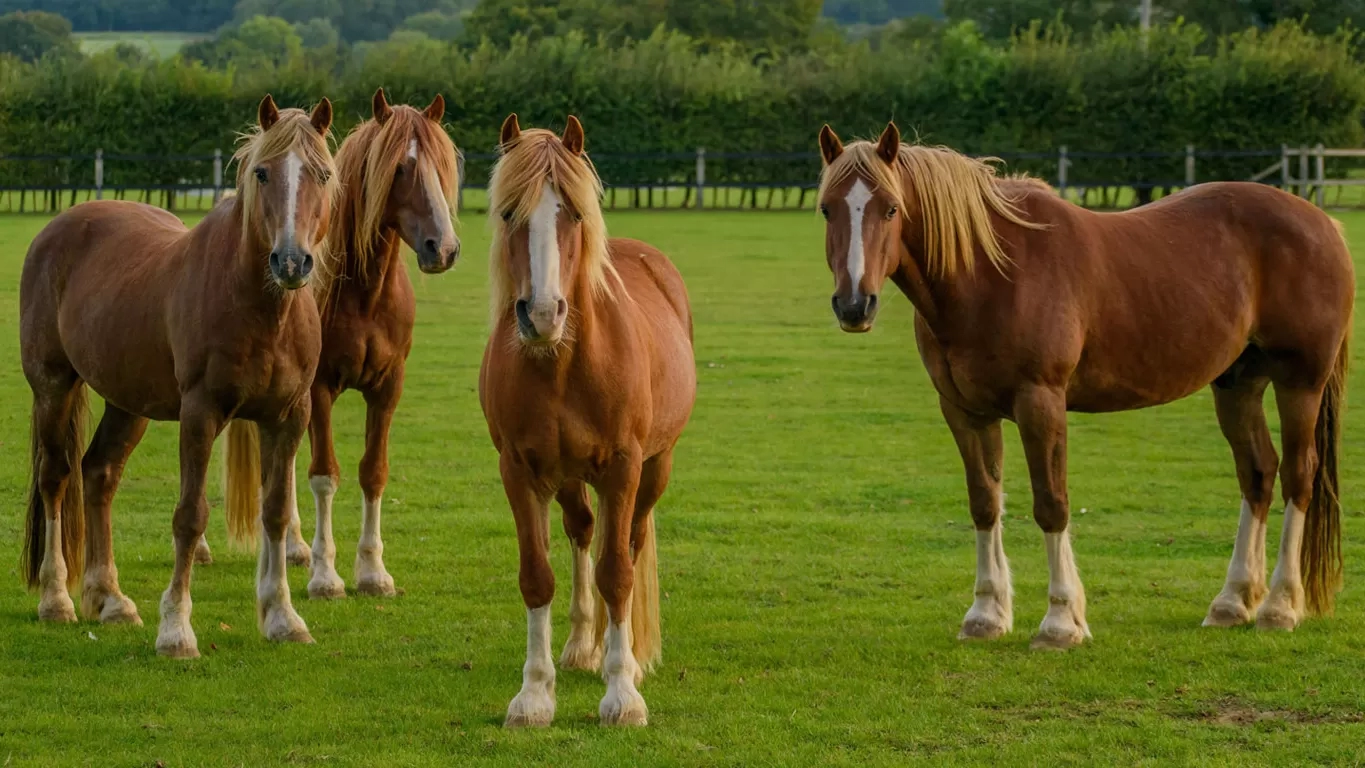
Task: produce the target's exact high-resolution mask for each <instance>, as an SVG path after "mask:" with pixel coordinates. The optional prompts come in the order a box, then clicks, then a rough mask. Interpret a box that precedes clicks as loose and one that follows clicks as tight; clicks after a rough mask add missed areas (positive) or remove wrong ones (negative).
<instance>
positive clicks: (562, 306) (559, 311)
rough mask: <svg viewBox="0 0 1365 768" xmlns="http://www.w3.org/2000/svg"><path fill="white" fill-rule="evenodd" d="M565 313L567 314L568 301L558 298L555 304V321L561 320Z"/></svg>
mask: <svg viewBox="0 0 1365 768" xmlns="http://www.w3.org/2000/svg"><path fill="white" fill-rule="evenodd" d="M567 314H569V302H568V301H566V300H564V299H560V300H559V303H558V304H556V305H555V322H559V321H560V320H563V319H564V316H565V315H567Z"/></svg>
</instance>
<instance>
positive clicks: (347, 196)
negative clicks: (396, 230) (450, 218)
mask: <svg viewBox="0 0 1365 768" xmlns="http://www.w3.org/2000/svg"><path fill="white" fill-rule="evenodd" d="M413 141H416V142H417V157H418V162H419V163H420V164H421V165H419V166H418V169H417V172H418V173H419V174H421V175H422V178H425V177H426V176H425V174H426V173H427V172H428V171H435V173H436V179H437V183H438V185H439V187H440V191H441V194H442V195H443V196H444V197H445V199H446V203H447V204H448V205H449V206H450V210H451V213H452V214H453V213H454V212H455V209H456V186H457V185H458V183H459V177H460V171H459V153H458V150H456V149H455V144H454V142H452V141H451V140H450V136H448V135H447V134H446V132H445V131H444V130H442V129H441V127H440V126H439V125H437V124H436V123H435V122H433V121H432V120H431V119H429V118H428V117H427V116H426V115H425V114H423V113H422V112H421V111H420V110H417V109H413V108H412V107H409V106H406V105H399V106H395V107H394V108H393V112H392V114H390V115H389V118H388V119H387V120H385V121H384V123H383V124H382V125H381V124H380V123H379V122H378V121H376V120H374V119H373V118H371V119H369V120H366V121H365V122H363V123H361V124H360V125H358V126H356V128H355V130H353V131H351V133H350V134H349V135H347V136H346V140H345V141H343V142H342V143H341V148H340V149H338V150H337V157H336V163H337V170H338V175H339V176H340V178H341V189H342V193H341V195H342V196H341V200H340V201H339V203H338V205H337V206H336V207H335V208H334V209H333V215H334V216H335V217H336V218H335V219H334V220H333V221H332V231H333V232H335V233H337V235H336V237H335V238H334V239H335V240H336V243H335V247H336V249H337V250H338V251H339V253H338V255H337V259H338V262H339V267H340V272H339V274H340V276H342V277H355V278H357V279H359V280H362V281H363V280H365V279H366V277H367V272H368V268H369V264H370V262H371V261H372V260H373V259H374V256H375V253H374V250H375V245H376V244H377V243H378V242H379V227H380V220H381V219H382V218H383V215H384V208H385V205H386V203H387V201H388V198H389V191H390V190H391V189H392V188H393V179H394V175H395V174H396V173H397V171H398V167H399V166H400V165H402V164H403V161H404V160H405V159H406V158H407V155H408V151H409V147H410V146H411V143H412V142H413Z"/></svg>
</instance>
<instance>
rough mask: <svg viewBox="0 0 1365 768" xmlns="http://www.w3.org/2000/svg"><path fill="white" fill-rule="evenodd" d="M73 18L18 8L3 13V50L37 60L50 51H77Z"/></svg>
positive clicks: (0, 20) (0, 44) (0, 35)
mask: <svg viewBox="0 0 1365 768" xmlns="http://www.w3.org/2000/svg"><path fill="white" fill-rule="evenodd" d="M79 50H80V47H79V46H78V45H77V44H76V40H75V38H73V37H72V36H71V22H69V21H67V20H66V19H65V18H63V17H61V16H58V15H57V14H55V13H46V12H44V11H15V12H14V13H7V14H5V15H4V16H0V53H8V54H10V55H13V56H17V57H18V58H20V59H22V60H23V61H29V62H33V61H37V60H38V59H41V58H43V57H44V56H46V55H47V54H48V53H49V52H51V51H64V52H67V53H76V52H78V51H79Z"/></svg>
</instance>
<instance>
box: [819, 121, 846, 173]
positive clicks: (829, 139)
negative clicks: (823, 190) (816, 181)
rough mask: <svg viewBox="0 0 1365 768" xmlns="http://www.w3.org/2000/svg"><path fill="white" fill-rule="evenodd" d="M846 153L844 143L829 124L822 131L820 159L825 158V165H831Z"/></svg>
mask: <svg viewBox="0 0 1365 768" xmlns="http://www.w3.org/2000/svg"><path fill="white" fill-rule="evenodd" d="M843 153H844V143H843V142H842V141H839V137H838V136H837V135H835V133H834V129H833V128H831V127H829V123H825V126H824V127H823V128H821V129H820V157H822V158H824V160H825V165H829V164H830V163H832V162H834V161H835V160H836V159H838V157H839V155H842V154H843Z"/></svg>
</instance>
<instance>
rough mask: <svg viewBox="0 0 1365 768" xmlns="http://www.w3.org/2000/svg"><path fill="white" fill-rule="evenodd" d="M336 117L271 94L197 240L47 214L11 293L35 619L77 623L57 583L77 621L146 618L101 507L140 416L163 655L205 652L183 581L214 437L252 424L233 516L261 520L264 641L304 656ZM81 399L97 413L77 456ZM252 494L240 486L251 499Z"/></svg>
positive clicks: (27, 566) (146, 212) (163, 221)
mask: <svg viewBox="0 0 1365 768" xmlns="http://www.w3.org/2000/svg"><path fill="white" fill-rule="evenodd" d="M331 122H332V106H331V103H330V102H328V101H327V100H326V99H323V100H322V101H321V102H320V103H319V104H318V105H317V106H316V107H315V108H314V109H313V110H312V113H311V114H310V113H308V112H305V111H303V110H299V109H284V110H281V109H279V108H278V107H277V106H276V104H275V101H274V99H272V98H271V97H270V96H268V95H267V96H266V97H265V98H264V99H263V100H262V101H261V103H260V107H259V109H258V111H257V125H256V126H254V127H253V128H252V129H251V130H250V131H248V132H247V133H246V134H244V135H243V141H242V145H241V147H240V148H239V150H238V151H237V153H236V155H235V159H236V160H237V162H238V171H237V183H236V194H234V195H231V196H229V197H227V198H225V199H224V200H223V201H222V202H220V203H219V204H218V205H217V206H215V207H214V209H213V210H212V211H211V212H210V213H209V214H208V215H207V216H206V217H205V218H204V220H203V221H202V222H200V223H199V224H198V225H197V226H195V227H194V228H192V229H187V228H186V227H185V225H184V224H182V223H181V222H180V220H179V219H178V218H176V217H175V216H173V215H171V214H169V213H166V212H165V211H162V210H160V209H157V208H154V207H151V206H148V205H143V204H140V203H131V202H121V201H96V202H88V203H83V204H81V205H78V206H76V207H74V208H72V209H70V210H69V211H67V212H65V213H63V214H61V215H59V216H57V217H56V218H55V219H53V220H52V222H51V223H49V224H48V225H47V226H46V227H44V228H43V230H42V232H40V233H39V234H38V236H37V237H36V238H34V240H33V243H32V245H31V246H30V247H29V250H28V256H27V258H26V259H25V261H24V269H23V276H22V282H21V283H20V289H19V305H20V325H19V337H20V345H21V348H22V349H21V353H22V359H23V368H24V375H25V377H26V378H27V379H28V383H29V386H30V387H31V388H32V390H33V426H32V433H33V434H32V459H33V476H32V487H31V489H30V500H29V508H28V516H27V526H26V533H25V536H26V540H27V548H26V550H25V557H24V563H23V565H22V571H23V573H24V574H25V576H26V578H27V580H28V583H29V586H30V588H35V587H36V588H38V589H40V590H41V595H42V596H41V600H40V602H39V606H38V617H39V618H40V619H41V620H43V621H53V622H70V621H75V620H76V614H75V611H74V606H73V604H72V602H71V597H70V595H69V594H68V591H67V588H68V586H69V585H70V586H74V585H75V584H77V583H79V582H80V581H81V578H82V573H84V583H83V590H82V595H81V609H82V612H83V613H84V614H85V616H86V617H87V618H91V619H94V618H98V619H99V620H100V621H102V622H106V623H119V622H125V623H132V624H141V623H142V619H141V617H140V616H139V615H138V612H137V607H136V605H135V604H134V603H133V601H132V600H130V599H128V598H127V597H126V596H125V595H124V594H123V593H122V591H121V590H120V589H119V584H118V570H117V568H116V567H115V565H114V553H113V538H112V529H111V504H112V501H113V496H114V492H115V491H116V490H117V488H118V484H119V480H120V478H121V476H122V473H123V467H124V465H125V463H126V462H127V460H128V457H129V455H130V454H131V453H132V452H133V450H134V449H135V448H136V447H137V444H138V442H139V441H140V440H141V438H142V436H143V434H144V433H145V431H146V429H147V423H148V421H149V420H151V419H156V420H158V421H178V422H179V423H180V500H179V502H178V503H177V504H176V507H175V514H174V523H173V530H174V541H175V568H174V572H173V575H172V576H171V581H170V586H169V587H168V588H167V589H166V592H165V594H164V595H163V596H162V598H161V626H160V629H159V630H158V633H157V640H156V651H157V653H159V654H161V655H165V656H171V657H176V658H193V657H195V656H198V655H199V651H198V644H197V641H196V638H195V634H194V629H193V627H192V626H191V624H190V611H191V600H190V572H191V570H192V568H193V565H194V557H195V548H196V544H197V542H198V541H199V540H200V538H201V537H202V535H203V532H204V527H205V525H206V523H207V518H208V510H209V508H208V501H207V499H206V498H205V484H206V478H207V474H208V465H209V458H210V454H211V452H212V448H213V443H214V440H215V439H216V437H217V435H218V434H219V433H220V431H222V429H223V428H224V426H225V425H227V424H228V423H229V422H230V421H232V420H242V419H245V420H251V421H253V422H255V423H256V424H258V425H259V429H260V431H261V434H262V445H263V454H264V459H265V461H264V465H265V471H264V473H263V477H264V488H265V503H264V505H262V506H261V507H260V508H252V509H251V510H250V515H249V516H250V519H247V520H240V519H239V520H235V521H233V522H234V524H235V525H236V526H237V527H252V526H254V525H255V524H256V522H255V521H256V520H259V521H260V524H261V526H262V527H263V528H264V530H265V539H264V540H263V542H262V546H261V550H260V559H259V565H258V568H257V572H256V598H257V604H256V614H257V621H258V625H259V628H260V630H261V632H262V633H263V634H264V635H265V636H266V638H268V639H270V640H273V641H288V642H303V643H308V642H312V637H311V635H309V633H308V628H307V626H306V625H305V624H304V622H303V619H301V618H300V617H299V615H298V614H297V613H296V612H295V611H294V608H293V606H292V605H291V603H290V598H289V585H288V583H287V582H286V580H285V548H284V532H285V527H286V526H287V525H288V522H289V518H288V508H287V506H286V504H287V500H288V499H289V498H291V497H293V495H294V471H293V466H294V454H295V452H296V450H297V448H298V444H299V442H300V440H301V439H302V437H303V432H304V430H305V429H306V428H307V425H308V414H309V394H308V391H309V385H310V384H311V383H312V380H313V372H314V369H315V368H316V367H317V360H318V353H319V350H320V347H321V340H320V339H321V332H320V328H319V321H318V311H317V306H316V304H315V302H314V299H313V295H312V293H311V292H310V291H309V290H304V288H305V286H307V285H309V283H310V281H312V280H316V278H315V277H314V276H315V275H320V276H321V277H322V278H323V279H324V280H325V278H326V275H327V272H328V261H327V260H328V256H327V253H326V252H325V250H324V248H323V239H324V235H325V234H326V232H327V224H328V218H329V216H330V211H331V203H332V197H333V194H334V192H335V190H336V179H335V174H334V169H333V163H332V157H331V152H330V151H329V149H328V145H327V134H328V130H329V127H330V125H331ZM87 387H89V388H90V389H93V390H94V391H95V392H96V393H98V394H99V395H100V396H101V397H103V398H104V400H105V410H104V415H103V417H102V418H101V419H100V423H99V426H98V428H97V429H96V430H95V435H94V438H93V440H92V441H91V443H90V446H89V449H88V450H84V451H83V450H82V449H83V448H85V446H84V441H85V420H86V410H87V405H86V398H87ZM261 482H262V477H261V476H260V475H258V476H256V477H254V478H251V480H250V484H251V486H252V488H253V489H255V488H257V487H258V485H259V484H260V483H261ZM87 533H88V536H87ZM82 547H83V548H84V549H82Z"/></svg>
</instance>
